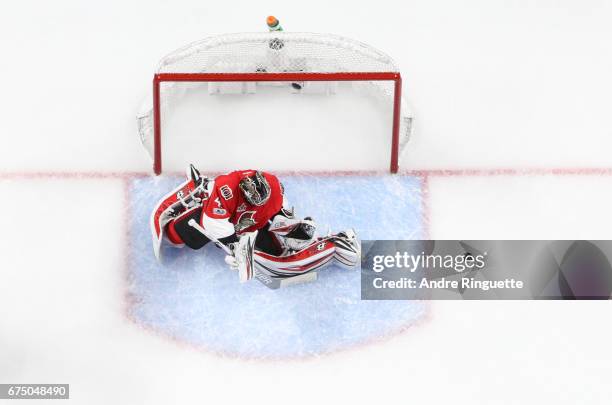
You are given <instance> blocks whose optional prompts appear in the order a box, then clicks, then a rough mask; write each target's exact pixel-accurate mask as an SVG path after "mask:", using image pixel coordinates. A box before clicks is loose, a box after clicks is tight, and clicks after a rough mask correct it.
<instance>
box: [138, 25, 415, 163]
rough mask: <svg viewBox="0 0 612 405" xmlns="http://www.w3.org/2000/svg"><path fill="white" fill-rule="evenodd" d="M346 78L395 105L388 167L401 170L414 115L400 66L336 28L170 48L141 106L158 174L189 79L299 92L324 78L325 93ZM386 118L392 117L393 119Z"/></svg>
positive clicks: (143, 135) (213, 87)
mask: <svg viewBox="0 0 612 405" xmlns="http://www.w3.org/2000/svg"><path fill="white" fill-rule="evenodd" d="M325 82H327V83H325ZM340 82H350V83H348V84H347V85H348V86H350V88H349V89H352V91H356V92H357V93H359V94H361V95H363V94H365V95H367V96H368V97H374V98H375V99H377V100H379V101H382V104H379V105H382V106H388V107H384V108H389V110H385V111H388V112H386V113H385V118H383V121H380V122H381V124H384V125H385V126H386V128H389V130H390V132H391V133H390V134H389V135H390V145H391V148H390V149H391V150H390V154H389V155H387V156H389V170H390V171H391V172H392V173H397V171H398V166H399V158H400V154H401V152H402V150H403V148H404V146H405V145H406V143H407V142H408V140H409V138H410V133H411V128H412V116H411V114H410V112H409V110H408V108H407V107H406V104H405V102H404V100H403V99H402V78H401V75H400V73H399V69H398V68H397V66H396V65H395V62H393V60H392V59H391V58H390V57H389V56H387V55H386V54H384V53H383V52H381V51H379V50H377V49H375V48H373V47H371V46H369V45H366V44H363V43H361V42H359V41H355V40H352V39H349V38H345V37H340V36H337V35H332V34H315V33H293V32H265V33H261V32H260V33H238V34H224V35H219V36H215V37H210V38H206V39H204V40H201V41H198V42H194V43H192V44H189V45H187V46H185V47H183V48H181V49H178V50H176V51H174V52H172V53H170V54H169V55H167V56H166V57H164V58H163V59H162V60H161V62H160V63H159V67H158V69H157V71H156V73H155V75H154V78H153V94H152V99H151V97H149V100H148V101H147V102H146V103H145V105H144V106H143V108H142V109H141V111H140V113H139V114H138V117H137V121H138V133H139V137H140V140H141V142H142V144H143V146H144V147H145V149H146V150H147V151H148V152H149V155H150V156H151V158H152V159H153V170H154V172H155V174H160V173H161V172H162V166H163V164H162V156H163V154H164V152H163V151H162V137H163V138H164V141H163V143H164V144H165V143H166V142H168V141H169V140H171V139H173V135H174V132H172V133H170V134H169V133H167V131H174V130H175V128H172V129H170V128H168V127H167V126H166V124H165V123H164V122H165V121H167V118H168V117H167V116H166V114H167V113H168V112H169V111H171V109H172V106H175V105H176V106H178V105H180V103H181V102H182V101H181V98H182V97H183V96H182V94H183V93H182V89H183V88H184V87H183V86H185V85H198V86H199V84H202V86H205V87H206V88H208V91H209V94H224V91H229V92H230V93H231V92H232V91H234V90H228V89H229V88H228V87H227V86H230V87H231V86H234V88H235V86H238V87H239V88H242V94H251V93H253V92H258V91H259V90H256V89H259V88H260V86H264V87H261V90H262V91H265V90H266V88H267V87H266V86H277V84H278V83H285V85H287V87H285V88H288V89H289V90H292V89H291V87H292V86H294V85H295V86H300V87H299V88H298V89H295V87H294V89H293V93H302V92H304V91H312V90H314V89H316V88H317V86H319V88H321V86H323V88H324V93H326V94H329V95H330V97H334V95H335V94H336V91H337V90H338V89H339V87H338V85H339V83H340ZM316 83H319V84H316ZM302 84H303V85H304V88H303V89H302V87H301V86H302ZM245 89H246V90H245ZM341 90H342V91H346V90H347V88H346V87H344V88H343V89H341ZM231 94H235V93H231ZM342 94H346V93H342ZM391 106H392V108H391ZM387 114H388V115H387ZM387 117H389V118H387ZM387 119H392V122H391V123H389V122H388V121H386V120H387ZM389 124H391V125H389ZM162 130H163V131H164V132H165V133H164V134H162ZM386 130H387V129H385V131H386ZM388 140H389V138H387V141H385V142H388ZM381 151H382V150H381ZM235 163H238V162H235ZM381 163H382V162H381Z"/></svg>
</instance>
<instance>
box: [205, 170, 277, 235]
mask: <svg viewBox="0 0 612 405" xmlns="http://www.w3.org/2000/svg"><path fill="white" fill-rule="evenodd" d="M254 174H255V171H254V170H240V171H235V172H231V173H229V174H224V175H221V176H218V177H216V178H215V180H214V181H213V182H211V183H210V184H209V186H208V187H207V191H208V192H209V197H208V199H207V200H206V204H205V206H204V209H203V210H202V219H201V225H202V226H203V227H204V229H206V230H207V231H208V232H209V233H210V234H211V236H213V237H215V238H217V239H220V238H224V237H227V236H230V235H231V234H232V233H234V231H235V232H236V233H237V234H238V235H240V234H241V233H243V232H252V231H256V230H258V229H261V228H262V227H264V226H265V225H266V223H267V222H268V220H270V219H271V218H272V217H273V216H274V215H275V214H277V213H278V212H279V211H280V209H281V208H282V206H283V190H282V186H281V184H280V182H279V180H278V178H277V177H276V176H274V175H273V174H269V173H264V172H262V174H263V176H264V177H265V179H266V180H267V181H268V184H269V185H270V198H269V199H268V201H266V203H265V204H263V205H260V206H256V205H251V204H249V202H248V201H246V200H245V198H244V195H243V194H242V191H241V190H240V187H239V184H240V180H242V179H243V178H245V177H250V176H253V175H254Z"/></svg>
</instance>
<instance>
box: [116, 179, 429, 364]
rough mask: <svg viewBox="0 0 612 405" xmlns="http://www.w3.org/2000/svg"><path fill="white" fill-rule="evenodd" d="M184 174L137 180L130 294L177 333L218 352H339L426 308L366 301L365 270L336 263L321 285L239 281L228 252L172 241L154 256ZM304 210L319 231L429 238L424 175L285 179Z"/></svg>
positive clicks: (138, 307) (146, 313) (142, 312)
mask: <svg viewBox="0 0 612 405" xmlns="http://www.w3.org/2000/svg"><path fill="white" fill-rule="evenodd" d="M181 181H182V178H180V177H178V176H171V177H166V176H164V177H157V178H151V177H147V178H134V179H133V180H132V181H131V184H130V190H129V195H130V207H129V208H130V211H131V224H130V232H129V235H130V237H131V244H130V246H131V249H132V251H131V252H130V255H129V257H130V263H129V268H130V272H131V274H130V275H131V277H130V280H131V281H130V285H129V287H128V288H129V292H130V295H131V296H133V297H134V298H135V300H134V302H135V304H133V307H132V308H131V315H132V316H133V318H135V319H136V320H137V321H138V322H141V323H143V324H145V325H147V326H149V327H151V328H153V329H155V330H158V331H160V332H162V333H164V334H166V335H169V336H172V337H173V338H175V339H178V340H181V341H184V342H187V343H189V344H192V345H196V346H199V347H203V348H206V349H208V350H211V351H217V352H222V353H226V354H232V355H237V356H244V357H250V358H253V357H255V358H266V357H274V358H278V357H295V356H308V355H316V354H322V353H328V352H333V351H335V350H339V349H342V348H345V347H349V346H353V345H356V344H360V343H364V342H366V341H370V340H372V339H375V338H377V337H381V336H386V335H388V334H390V333H393V332H395V331H397V330H400V329H403V328H405V327H407V326H410V325H411V324H413V323H414V322H416V321H417V320H419V319H420V318H421V317H422V316H423V314H424V310H425V308H424V304H423V303H421V302H412V301H362V300H361V299H360V294H361V289H360V273H359V270H358V269H356V270H347V269H344V268H340V267H338V266H331V267H328V268H325V269H323V270H322V271H320V273H319V280H317V281H316V282H314V283H309V284H302V285H296V286H292V287H288V288H284V289H280V290H270V289H268V288H266V287H265V286H264V285H262V284H260V283H258V282H257V281H256V280H252V281H250V282H248V283H245V284H239V282H238V275H237V274H236V273H234V272H232V271H229V270H228V269H227V265H226V264H225V262H224V259H223V254H222V252H221V251H219V249H218V248H216V247H215V246H213V245H212V244H209V245H207V246H205V247H204V248H203V249H201V250H199V251H192V250H189V249H187V248H185V249H173V248H166V249H164V251H163V254H164V263H163V264H159V263H157V261H156V260H155V257H154V256H153V250H152V247H151V233H150V229H149V218H150V214H151V210H152V209H153V206H154V205H155V204H156V202H157V201H158V200H159V199H160V198H161V197H162V196H164V195H165V194H167V193H168V191H169V190H171V189H172V188H174V187H175V186H176V185H178V184H179V183H180V182H181ZM281 181H282V183H283V185H284V187H285V194H286V196H287V198H288V200H289V202H290V203H291V204H292V205H293V206H294V207H295V210H296V214H297V215H298V216H311V217H313V218H314V219H315V221H316V222H317V225H318V228H319V232H320V233H326V232H327V229H328V227H329V228H330V229H331V230H332V231H333V232H337V231H341V230H344V229H348V228H353V229H355V231H356V232H357V235H358V236H359V238H360V239H418V238H421V237H423V236H424V224H423V223H422V221H423V220H422V218H423V215H422V212H421V209H422V206H421V186H422V184H421V179H420V178H418V177H413V176H393V175H380V176H357V175H355V176H338V177H336V176H329V175H325V176H316V175H291V176H281Z"/></svg>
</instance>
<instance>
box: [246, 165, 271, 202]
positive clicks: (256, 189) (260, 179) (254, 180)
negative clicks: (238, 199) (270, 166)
mask: <svg viewBox="0 0 612 405" xmlns="http://www.w3.org/2000/svg"><path fill="white" fill-rule="evenodd" d="M239 186H240V190H241V191H242V194H243V195H244V199H245V200H247V201H248V203H249V204H251V205H256V206H260V205H264V204H265V203H266V202H267V201H268V200H269V199H270V184H268V180H266V178H265V177H264V175H263V174H262V173H261V172H260V171H256V172H255V174H253V175H252V176H249V177H245V178H243V179H242V180H240V185H239Z"/></svg>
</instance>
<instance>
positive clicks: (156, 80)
mask: <svg viewBox="0 0 612 405" xmlns="http://www.w3.org/2000/svg"><path fill="white" fill-rule="evenodd" d="M317 81H321V82H323V81H344V82H350V81H393V82H394V92H393V93H394V94H393V133H392V138H391V162H390V166H389V170H390V171H391V173H397V171H398V158H399V156H398V154H399V131H400V117H401V115H400V114H401V105H402V102H401V100H402V78H401V75H400V74H399V73H398V72H350V73H346V72H345V73H158V74H156V75H155V76H154V77H153V131H154V154H153V155H154V159H153V160H154V161H153V171H154V172H155V174H156V175H159V174H161V172H162V153H161V100H160V87H161V83H163V82H202V83H205V82H317Z"/></svg>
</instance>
